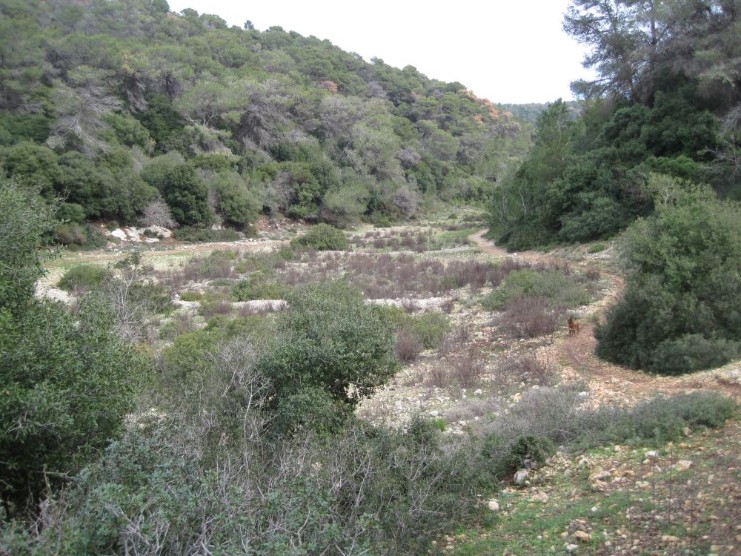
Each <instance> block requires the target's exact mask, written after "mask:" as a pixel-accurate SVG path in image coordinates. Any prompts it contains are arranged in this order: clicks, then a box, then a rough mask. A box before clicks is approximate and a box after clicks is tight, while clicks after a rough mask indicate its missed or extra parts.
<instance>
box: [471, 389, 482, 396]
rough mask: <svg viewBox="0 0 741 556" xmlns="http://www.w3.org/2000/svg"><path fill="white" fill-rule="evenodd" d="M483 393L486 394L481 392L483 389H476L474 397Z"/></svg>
mask: <svg viewBox="0 0 741 556" xmlns="http://www.w3.org/2000/svg"><path fill="white" fill-rule="evenodd" d="M483 393H484V391H483V390H481V388H476V390H474V391H473V395H474V396H480V395H481V394H483Z"/></svg>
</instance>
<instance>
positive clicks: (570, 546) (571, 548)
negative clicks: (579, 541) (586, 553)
mask: <svg viewBox="0 0 741 556" xmlns="http://www.w3.org/2000/svg"><path fill="white" fill-rule="evenodd" d="M578 548H579V546H578V545H576V544H567V545H566V552H568V553H569V554H571V553H572V552H576V550H577V549H578Z"/></svg>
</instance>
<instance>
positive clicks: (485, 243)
mask: <svg viewBox="0 0 741 556" xmlns="http://www.w3.org/2000/svg"><path fill="white" fill-rule="evenodd" d="M484 233H485V231H481V232H478V233H476V234H473V235H471V236H470V237H469V239H470V240H471V241H472V242H473V243H475V244H476V245H477V247H478V248H479V249H481V251H483V252H484V253H487V254H489V255H493V256H494V257H513V256H514V257H517V258H518V259H519V260H526V261H529V262H533V263H549V262H551V263H560V264H563V263H565V262H567V263H568V264H571V265H573V264H574V263H573V262H572V261H566V260H564V259H560V258H559V257H557V256H554V255H550V254H547V253H538V252H534V251H525V252H521V253H517V254H512V253H508V252H507V251H505V250H504V249H502V248H501V247H497V246H496V245H494V243H493V242H491V241H489V240H487V239H485V238H484V237H483V235H484ZM602 276H603V277H605V278H606V279H608V280H609V282H610V285H609V288H608V289H607V291H606V294H605V296H604V297H603V298H602V299H599V300H597V301H596V302H595V303H593V304H592V305H590V306H589V307H588V308H587V309H588V311H587V312H588V313H590V314H592V315H594V317H596V319H600V318H602V317H603V315H604V313H605V311H606V309H607V308H608V307H610V306H611V305H612V304H613V303H614V302H615V301H616V300H617V299H618V297H619V296H620V294H621V293H622V290H623V287H624V283H623V279H622V278H621V277H620V276H618V275H616V274H610V273H606V272H604V271H602ZM596 319H590V320H596ZM580 325H581V330H580V333H579V334H578V335H576V336H569V335H568V333H567V331H566V329H565V328H564V330H563V331H562V333H560V334H557V336H556V338H555V340H554V342H553V344H552V345H551V346H550V347H549V348H548V351H549V353H548V355H549V356H550V357H551V358H552V359H551V360H553V361H556V362H557V363H558V364H559V367H560V372H561V376H562V379H563V380H565V381H581V382H584V383H585V388H588V390H589V392H590V393H591V398H592V400H593V401H594V403H595V405H598V404H600V403H603V402H609V403H628V404H634V403H636V402H637V401H639V400H641V399H645V398H651V397H653V396H655V395H656V394H658V393H663V394H668V395H670V394H677V393H681V392H691V391H693V390H715V391H718V392H721V393H723V394H725V395H728V396H731V397H733V398H735V399H736V401H738V402H741V361H736V362H734V363H730V364H728V365H726V366H724V367H722V368H720V369H713V370H709V371H701V372H697V373H692V374H689V375H683V376H679V377H667V376H658V375H652V374H648V373H644V372H642V371H635V370H632V369H627V368H625V367H621V366H619V365H614V364H612V363H608V362H606V361H602V360H601V359H599V358H597V356H596V355H595V354H594V349H595V346H596V344H597V341H596V339H595V338H594V334H593V329H594V325H593V324H592V322H589V321H586V320H582V322H581V323H580Z"/></svg>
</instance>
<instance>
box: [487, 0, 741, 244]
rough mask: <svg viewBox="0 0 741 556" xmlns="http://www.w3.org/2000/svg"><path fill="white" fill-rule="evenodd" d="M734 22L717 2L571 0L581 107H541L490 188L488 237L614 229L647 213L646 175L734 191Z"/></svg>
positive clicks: (590, 235)
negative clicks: (526, 146) (527, 142)
mask: <svg viewBox="0 0 741 556" xmlns="http://www.w3.org/2000/svg"><path fill="white" fill-rule="evenodd" d="M659 4H660V6H659ZM734 22H735V8H733V7H731V5H730V4H729V3H727V2H722V1H713V2H709V3H708V4H707V6H706V7H705V9H702V10H698V9H697V8H696V5H695V3H693V2H691V1H689V0H687V1H684V0H683V1H679V2H671V3H665V2H662V3H657V2H653V1H649V0H646V1H638V2H634V1H627V0H618V1H612V0H598V1H594V2H593V1H587V0H574V1H573V2H572V3H571V7H570V8H569V11H568V13H567V15H566V18H565V23H564V27H565V29H566V30H567V31H568V32H569V33H571V34H572V35H573V36H574V37H576V38H577V39H579V40H581V41H584V42H585V43H587V44H588V45H590V46H592V48H593V50H592V51H591V53H590V54H589V55H588V56H587V57H586V59H585V65H586V66H587V67H594V68H596V69H597V71H598V78H597V79H596V80H594V81H592V82H588V83H587V82H578V83H575V84H573V85H572V86H573V88H574V90H575V91H577V92H579V93H581V94H583V95H585V96H586V97H587V100H586V102H584V103H583V104H582V106H581V112H580V113H579V114H578V115H577V114H573V113H571V112H570V111H569V107H568V106H567V105H566V104H565V103H563V102H560V101H558V102H555V103H553V104H552V105H550V106H549V107H548V108H547V109H546V110H545V111H543V112H542V113H541V114H540V116H539V118H538V120H537V123H536V130H535V141H534V144H533V147H532V149H531V150H530V152H529V153H528V155H527V157H526V158H525V160H524V161H523V163H522V164H521V165H520V167H519V168H518V169H517V170H516V171H515V172H513V173H512V174H511V175H509V176H508V177H507V178H506V179H505V180H503V182H501V185H500V186H499V187H497V188H496V189H495V190H494V192H493V196H492V203H491V205H490V206H491V209H490V220H489V227H490V229H491V233H492V235H493V236H494V237H495V238H496V239H497V240H498V241H499V242H500V243H502V244H504V245H506V246H507V247H508V248H509V249H528V248H531V247H534V246H541V245H548V244H549V243H555V242H578V241H590V240H594V239H600V238H604V237H609V236H612V235H615V234H616V233H618V232H620V231H622V230H623V229H625V228H626V227H627V226H628V225H629V224H630V223H631V222H632V221H634V220H635V219H636V218H639V217H643V216H647V215H648V214H650V213H651V212H652V211H653V209H654V206H653V200H652V198H651V195H650V192H649V190H648V176H649V174H651V173H661V174H666V175H669V176H672V177H676V178H682V179H688V180H691V181H693V182H695V183H708V184H710V185H711V186H712V187H713V188H714V189H715V191H716V192H718V193H719V194H720V195H721V196H724V197H731V198H738V196H739V195H741V189H739V183H740V182H739V179H738V177H739V165H738V160H739V156H738V151H739V141H738V137H739V134H738V124H739V119H738V106H739V101H740V100H741V97H739V93H738V91H739V90H741V89H739V85H741V82H740V78H741V75H740V74H739V72H738V71H737V69H733V63H732V62H731V60H734V59H736V58H737V57H738V45H737V43H738V41H735V40H734V38H732V37H735V32H736V31H734V29H735V28H736V24H735V23H734ZM705 48H706V49H707V50H704V49H705Z"/></svg>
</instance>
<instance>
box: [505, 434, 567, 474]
mask: <svg viewBox="0 0 741 556" xmlns="http://www.w3.org/2000/svg"><path fill="white" fill-rule="evenodd" d="M555 453H556V447H555V445H554V444H553V442H552V441H551V440H549V439H547V438H540V437H536V436H530V435H528V436H521V437H520V438H518V439H517V440H516V441H515V443H514V444H513V445H512V448H511V449H510V451H509V458H508V460H507V464H508V465H509V467H510V469H520V468H522V467H539V466H541V465H543V464H544V463H545V462H546V460H547V459H548V458H549V457H551V456H552V455H553V454H555Z"/></svg>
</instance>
